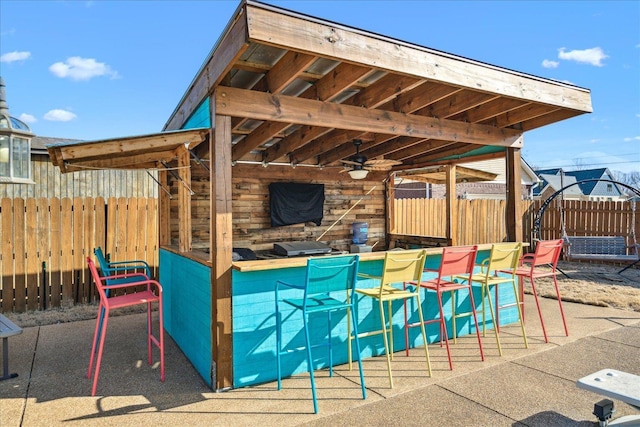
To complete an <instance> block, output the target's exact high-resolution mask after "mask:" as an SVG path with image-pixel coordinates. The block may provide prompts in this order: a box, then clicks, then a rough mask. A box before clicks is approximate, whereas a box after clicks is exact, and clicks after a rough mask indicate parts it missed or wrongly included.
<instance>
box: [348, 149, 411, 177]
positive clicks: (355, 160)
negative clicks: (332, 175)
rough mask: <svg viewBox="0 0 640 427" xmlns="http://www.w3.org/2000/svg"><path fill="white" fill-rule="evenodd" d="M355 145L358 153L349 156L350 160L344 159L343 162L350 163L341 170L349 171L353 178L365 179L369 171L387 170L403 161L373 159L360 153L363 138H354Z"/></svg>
mask: <svg viewBox="0 0 640 427" xmlns="http://www.w3.org/2000/svg"><path fill="white" fill-rule="evenodd" d="M353 145H355V147H356V154H354V155H353V156H351V157H349V159H348V160H342V163H344V164H345V166H346V165H349V166H350V167H347V168H346V169H344V170H342V171H340V172H348V173H349V176H351V178H353V179H364V178H366V177H367V175H368V174H369V171H386V170H389V169H391V167H393V166H396V165H400V164H402V162H400V161H398V160H391V159H382V158H380V159H371V160H368V159H367V156H365V155H364V154H360V146H361V145H362V140H360V139H354V140H353Z"/></svg>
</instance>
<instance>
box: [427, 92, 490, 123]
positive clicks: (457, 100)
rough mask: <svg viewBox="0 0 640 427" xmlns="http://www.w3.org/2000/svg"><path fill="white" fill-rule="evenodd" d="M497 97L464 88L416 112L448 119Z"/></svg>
mask: <svg viewBox="0 0 640 427" xmlns="http://www.w3.org/2000/svg"><path fill="white" fill-rule="evenodd" d="M496 98H497V95H489V94H486V93H482V92H476V91H472V90H462V91H459V92H456V93H454V94H452V95H451V96H449V97H446V98H444V99H441V100H440V101H437V102H434V103H433V104H431V105H429V106H427V107H425V108H421V109H419V110H416V111H415V112H414V114H417V115H420V116H428V117H439V118H441V119H448V118H449V117H451V116H454V115H456V114H459V113H461V112H463V111H466V110H469V109H471V108H474V107H477V106H478V105H482V104H484V103H485V102H489V101H491V100H494V99H496Z"/></svg>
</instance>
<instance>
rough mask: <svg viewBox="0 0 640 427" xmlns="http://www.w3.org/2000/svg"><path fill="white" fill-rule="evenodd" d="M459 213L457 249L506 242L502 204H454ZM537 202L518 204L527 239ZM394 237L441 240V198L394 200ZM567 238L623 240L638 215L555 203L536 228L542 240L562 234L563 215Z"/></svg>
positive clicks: (606, 206) (628, 205)
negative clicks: (615, 238) (610, 238)
mask: <svg viewBox="0 0 640 427" xmlns="http://www.w3.org/2000/svg"><path fill="white" fill-rule="evenodd" d="M453 203H454V205H453V206H454V209H456V210H457V215H458V224H457V225H458V235H457V236H456V237H457V242H458V244H460V245H470V244H476V243H478V244H482V243H493V242H501V241H503V240H505V239H506V237H507V231H506V223H505V209H506V201H505V200H487V199H474V200H455V201H454V202H453ZM541 204H542V202H541V201H530V200H523V201H522V202H521V206H520V209H521V212H522V214H523V216H522V226H523V227H524V230H523V236H524V239H525V240H526V241H529V242H530V241H531V239H532V236H531V232H532V228H533V221H534V218H535V215H536V213H537V212H538V210H539V209H540V205H541ZM394 214H395V218H394V222H393V228H394V231H393V232H394V233H395V234H406V235H415V236H431V237H445V235H446V200H444V199H396V200H395V206H394ZM563 215H564V218H565V219H564V224H565V230H566V234H567V235H568V236H625V237H631V236H632V231H635V232H636V235H637V232H638V230H640V214H636V215H634V213H633V206H632V202H595V201H582V200H565V201H564V202H561V201H560V200H559V199H558V200H554V201H553V202H552V203H551V204H550V205H549V206H548V207H547V209H546V211H545V213H544V215H543V217H542V222H541V224H540V231H541V238H542V239H559V238H561V237H563V236H562V220H561V218H562V216H563Z"/></svg>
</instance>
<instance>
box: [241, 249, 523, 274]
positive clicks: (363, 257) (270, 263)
mask: <svg viewBox="0 0 640 427" xmlns="http://www.w3.org/2000/svg"><path fill="white" fill-rule="evenodd" d="M522 246H523V247H526V246H529V244H528V243H526V242H525V243H523V244H522ZM425 249H426V251H427V254H439V253H441V252H442V249H443V248H441V247H440V248H425ZM478 250H479V251H488V250H491V243H485V244H481V245H478ZM385 253H386V251H377V252H363V253H359V254H358V255H360V261H374V260H381V259H384V256H385ZM307 259H309V257H305V256H300V257H292V258H278V259H260V260H256V261H235V262H234V263H233V269H234V270H237V271H240V272H242V273H246V272H250V271H262V270H275V269H278V268H293V267H303V266H305V265H307Z"/></svg>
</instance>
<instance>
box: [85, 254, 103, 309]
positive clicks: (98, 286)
mask: <svg viewBox="0 0 640 427" xmlns="http://www.w3.org/2000/svg"><path fill="white" fill-rule="evenodd" d="M87 264H88V265H89V271H91V277H93V281H94V282H95V283H96V289H98V294H99V295H100V299H101V300H105V299H106V298H107V294H106V293H105V288H104V283H103V279H102V277H100V274H99V273H98V269H97V268H96V265H95V264H94V262H93V260H91V258H89V257H87Z"/></svg>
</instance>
